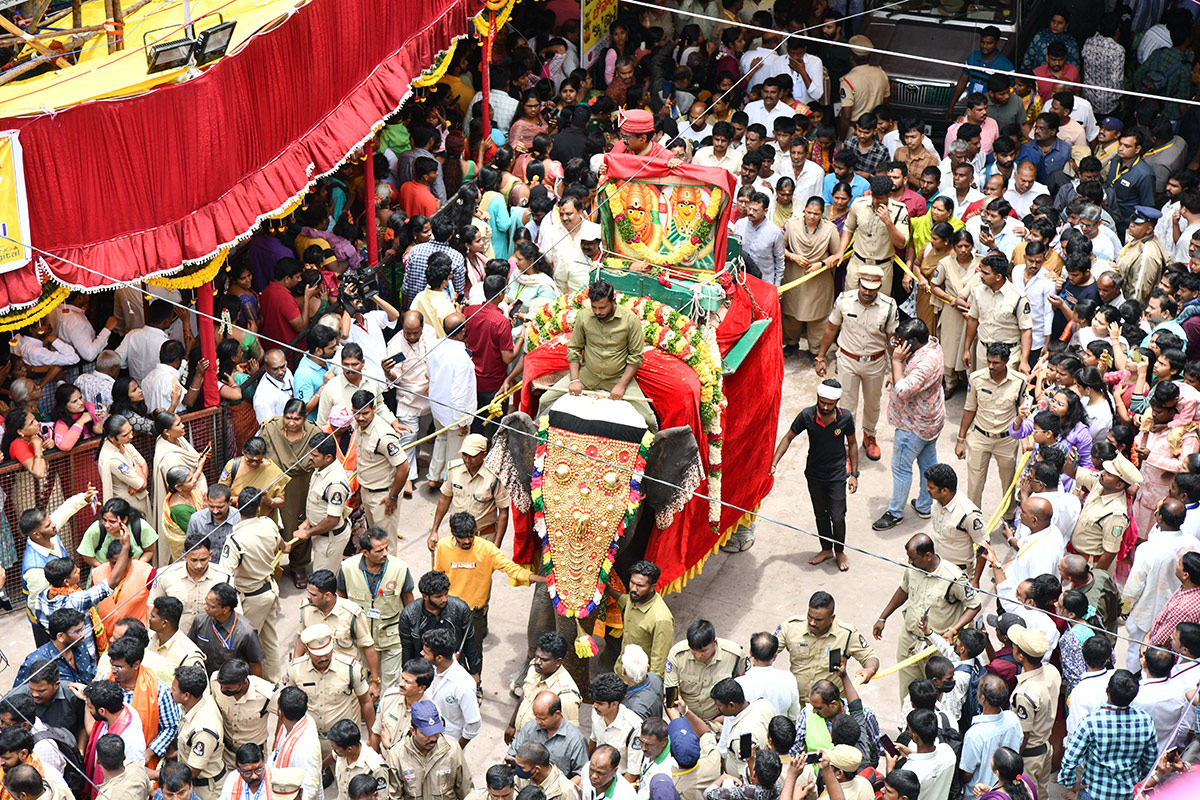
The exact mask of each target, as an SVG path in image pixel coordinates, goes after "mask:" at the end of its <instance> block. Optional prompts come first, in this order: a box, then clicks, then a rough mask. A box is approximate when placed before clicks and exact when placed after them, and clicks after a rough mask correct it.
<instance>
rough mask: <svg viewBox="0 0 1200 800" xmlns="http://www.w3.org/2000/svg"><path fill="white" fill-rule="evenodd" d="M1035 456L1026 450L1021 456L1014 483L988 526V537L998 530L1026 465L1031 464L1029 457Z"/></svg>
mask: <svg viewBox="0 0 1200 800" xmlns="http://www.w3.org/2000/svg"><path fill="white" fill-rule="evenodd" d="M1032 455H1033V451H1032V450H1026V451H1025V453H1024V454H1023V455H1022V456H1021V460H1020V461H1018V462H1017V471H1016V472H1015V473H1014V474H1013V479H1012V483H1010V484H1009V485H1008V489H1007V490H1006V491H1005V492H1004V497H1003V498H1001V500H1000V505H999V506H997V507H996V511H995V512H994V513H993V514H992V517H991V519H989V520H988V524H987V535H989V536H990V535H991V533H992V531H994V530H995V529H996V525H998V524H999V523H1000V517H1001V515H1002V514H1003V513H1004V509H1005V508H1006V507H1007V506H1008V501H1009V500H1011V499H1012V496H1013V491H1014V490H1015V489H1016V488H1017V482H1018V481H1020V480H1021V473H1022V472H1024V471H1025V465H1026V464H1028V463H1029V457H1030V456H1032Z"/></svg>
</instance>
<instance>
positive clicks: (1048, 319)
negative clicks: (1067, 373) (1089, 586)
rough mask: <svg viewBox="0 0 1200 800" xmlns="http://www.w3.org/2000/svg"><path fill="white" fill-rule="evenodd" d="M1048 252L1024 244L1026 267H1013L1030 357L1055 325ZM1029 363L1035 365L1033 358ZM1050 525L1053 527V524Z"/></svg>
mask: <svg viewBox="0 0 1200 800" xmlns="http://www.w3.org/2000/svg"><path fill="white" fill-rule="evenodd" d="M1047 252H1048V248H1047V247H1046V245H1044V244H1042V243H1041V242H1039V241H1030V242H1026V244H1025V265H1024V267H1022V266H1021V265H1019V264H1017V265H1014V266H1013V270H1012V275H1011V276H1010V279H1011V280H1012V284H1013V286H1015V287H1016V289H1017V291H1019V292H1020V293H1021V294H1023V295H1025V299H1026V300H1028V301H1029V315H1030V316H1031V317H1033V329H1032V331H1031V333H1032V335H1033V341H1032V343H1031V344H1030V346H1029V351H1030V353H1040V352H1041V350H1042V348H1043V347H1045V346H1046V340H1047V339H1049V338H1050V330H1051V328H1052V327H1053V325H1054V314H1052V313H1051V308H1050V300H1049V297H1050V295H1052V294H1055V293H1057V291H1058V289H1057V287H1056V286H1055V284H1054V276H1053V275H1051V274H1050V273H1048V272H1046V271H1045V270H1044V269H1042V265H1043V264H1045V262H1046V253H1047ZM1030 360H1031V361H1034V362H1036V361H1037V358H1036V356H1033V355H1031V356H1030ZM1052 524H1053V523H1052Z"/></svg>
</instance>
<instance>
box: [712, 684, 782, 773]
mask: <svg viewBox="0 0 1200 800" xmlns="http://www.w3.org/2000/svg"><path fill="white" fill-rule="evenodd" d="M709 696H710V697H712V700H713V703H715V704H716V706H717V711H719V712H720V714H721V716H723V717H724V718H725V723H724V724H723V725H722V726H721V739H720V741H719V742H718V747H720V749H721V752H722V754H724V757H725V761H724V763H725V774H726V775H733V776H734V777H738V778H741V777H744V776H745V775H746V772H747V769H748V767H749V763H748V762H749V761H750V755H751V753H752V752H753V750H754V748H755V747H764V746H765V745H766V743H767V728H768V726H770V724H771V720H772V719H773V718H774V717H775V707H774V706H773V705H771V701H770V700H768V699H766V698H765V697H760V698H758V699H757V700H754V701H753V702H747V701H746V695H745V693H744V692H743V691H742V685H741V684H740V683H738V682H737V681H736V680H735V679H733V678H724V679H723V680H721V681H720V682H718V683H717V685H716V686H714V687H713V688H712V690H711V691H710V692H709Z"/></svg>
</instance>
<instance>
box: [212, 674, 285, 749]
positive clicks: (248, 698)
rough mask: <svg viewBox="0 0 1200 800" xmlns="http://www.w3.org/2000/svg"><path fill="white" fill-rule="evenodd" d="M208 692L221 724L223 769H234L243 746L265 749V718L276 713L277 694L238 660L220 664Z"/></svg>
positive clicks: (272, 686) (268, 684)
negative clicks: (222, 732)
mask: <svg viewBox="0 0 1200 800" xmlns="http://www.w3.org/2000/svg"><path fill="white" fill-rule="evenodd" d="M209 689H210V692H211V694H212V699H213V702H214V703H216V704H217V710H218V711H220V712H221V720H222V722H223V723H224V728H223V730H224V735H225V748H224V750H225V769H234V768H236V767H237V759H236V758H235V755H236V753H237V749H238V748H239V747H241V746H242V745H244V744H256V745H258V746H259V747H262V748H263V749H266V746H267V736H268V734H267V717H268V714H269V713H270V712H275V713H278V711H279V708H278V705H277V703H276V700H277V699H278V697H279V690H278V689H276V688H275V685H274V684H272V683H268V682H267V681H266V680H264V679H262V678H260V677H258V676H257V675H252V674H251V673H250V665H249V664H247V663H246V662H245V661H243V660H242V659H240V658H235V659H233V660H232V661H226V662H225V663H224V664H222V665H221V668H220V669H219V670H217V671H216V672H214V673H213V674H212V677H211V679H210V680H209Z"/></svg>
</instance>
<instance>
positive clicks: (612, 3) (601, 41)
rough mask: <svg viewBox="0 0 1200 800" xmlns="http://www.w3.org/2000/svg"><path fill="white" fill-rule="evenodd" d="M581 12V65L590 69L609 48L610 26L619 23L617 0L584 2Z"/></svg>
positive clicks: (585, 0) (583, 0) (590, 0)
mask: <svg viewBox="0 0 1200 800" xmlns="http://www.w3.org/2000/svg"><path fill="white" fill-rule="evenodd" d="M580 12H581V13H580V17H579V24H580V26H581V29H580V34H579V51H580V53H581V55H580V63H581V65H582V66H583V68H584V69H589V68H590V67H591V66H592V64H594V63H596V59H598V58H599V57H600V54H601V53H603V52H604V48H606V47H608V42H609V37H608V26H609V25H611V24H613V23H614V22H616V21H617V0H582V4H581V8H580ZM597 88H599V89H603V88H604V87H602V86H601V87H597Z"/></svg>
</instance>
